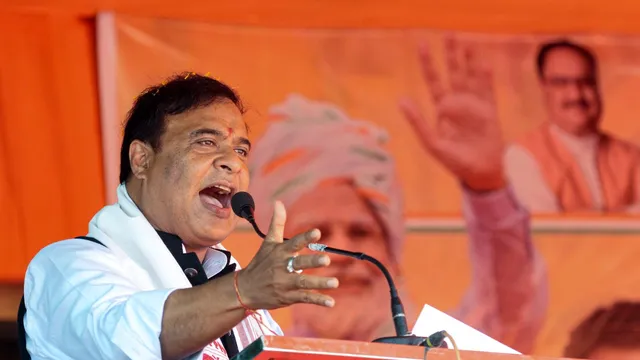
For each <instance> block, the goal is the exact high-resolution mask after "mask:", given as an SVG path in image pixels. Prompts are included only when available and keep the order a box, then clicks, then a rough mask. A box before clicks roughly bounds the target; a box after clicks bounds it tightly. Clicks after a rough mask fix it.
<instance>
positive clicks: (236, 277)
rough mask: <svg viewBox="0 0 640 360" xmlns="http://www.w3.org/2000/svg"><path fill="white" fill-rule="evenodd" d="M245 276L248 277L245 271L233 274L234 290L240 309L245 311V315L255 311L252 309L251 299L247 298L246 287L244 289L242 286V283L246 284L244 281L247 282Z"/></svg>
mask: <svg viewBox="0 0 640 360" xmlns="http://www.w3.org/2000/svg"><path fill="white" fill-rule="evenodd" d="M244 275H246V273H245V271H244V270H239V271H235V272H234V273H233V288H234V292H235V295H236V302H237V306H238V308H240V309H244V310H245V313H250V312H252V311H254V310H255V309H253V308H252V307H251V305H250V301H249V297H247V292H246V291H245V290H244V289H246V286H245V287H242V285H240V284H241V283H242V284H245V282H244V281H243V280H246V278H245V276H244Z"/></svg>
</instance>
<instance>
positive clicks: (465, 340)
mask: <svg viewBox="0 0 640 360" xmlns="http://www.w3.org/2000/svg"><path fill="white" fill-rule="evenodd" d="M442 330H445V331H446V332H448V333H449V334H450V335H451V336H452V337H453V339H454V340H455V341H456V345H458V349H460V350H469V351H484V352H494V353H503V354H518V355H520V353H519V352H517V351H515V350H513V349H512V348H510V347H508V346H506V345H504V344H502V343H500V342H498V341H496V340H494V339H492V338H490V337H489V336H487V335H485V334H483V333H481V332H480V331H478V330H476V329H474V328H472V327H471V326H469V325H467V324H465V323H463V322H461V321H458V320H456V319H455V318H453V317H451V316H449V315H447V314H445V313H443V312H442V311H440V310H438V309H436V308H434V307H431V306H429V305H425V306H424V308H423V309H422V312H421V313H420V316H419V317H418V321H417V322H416V325H415V326H414V327H413V334H414V335H417V336H424V337H426V336H429V335H431V334H433V333H435V332H438V331H442ZM450 348H451V346H450Z"/></svg>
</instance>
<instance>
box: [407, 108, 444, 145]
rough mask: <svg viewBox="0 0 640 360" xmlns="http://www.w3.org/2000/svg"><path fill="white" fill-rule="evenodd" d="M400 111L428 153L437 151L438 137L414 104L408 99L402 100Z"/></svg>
mask: <svg viewBox="0 0 640 360" xmlns="http://www.w3.org/2000/svg"><path fill="white" fill-rule="evenodd" d="M400 110H401V111H402V113H403V114H404V117H405V118H406V119H407V120H408V121H409V124H411V127H412V128H413V130H414V131H415V132H416V134H417V135H418V137H419V138H420V142H421V143H422V145H423V146H424V147H425V148H426V149H427V151H429V152H432V153H433V152H434V151H436V149H437V147H438V146H437V143H438V136H437V134H436V132H435V130H434V129H433V127H432V126H431V125H429V124H428V123H427V120H426V119H425V118H424V116H422V112H421V111H420V109H419V108H418V105H416V103H415V102H413V101H412V100H409V99H403V100H401V101H400Z"/></svg>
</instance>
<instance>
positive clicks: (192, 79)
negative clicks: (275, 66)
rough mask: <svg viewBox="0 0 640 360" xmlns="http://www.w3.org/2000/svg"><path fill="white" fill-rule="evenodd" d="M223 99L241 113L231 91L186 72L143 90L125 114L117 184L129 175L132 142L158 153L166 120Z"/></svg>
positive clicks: (226, 86)
mask: <svg viewBox="0 0 640 360" xmlns="http://www.w3.org/2000/svg"><path fill="white" fill-rule="evenodd" d="M222 99H227V100H230V101H232V102H233V103H234V104H235V105H236V106H237V107H238V109H240V111H241V112H243V113H244V107H243V105H242V102H241V101H240V97H239V96H238V94H237V93H236V92H235V91H234V90H233V89H232V88H231V87H229V86H228V85H226V84H224V83H222V82H220V81H218V80H215V79H213V78H210V77H208V76H205V75H200V74H196V73H191V72H189V73H186V72H185V73H182V74H178V75H174V76H172V77H170V78H169V79H167V80H166V81H164V82H163V83H162V84H159V85H155V86H152V87H149V88H147V89H145V90H144V91H143V92H142V93H141V94H140V95H139V96H138V97H137V98H136V100H135V102H134V103H133V107H132V108H131V110H130V111H129V113H128V114H127V120H126V124H125V127H124V136H123V139H122V148H121V149H120V183H123V182H125V181H127V179H128V178H129V176H130V175H131V164H130V162H129V147H130V146H131V143H132V142H133V141H134V140H140V141H143V142H145V143H147V144H149V145H150V146H151V147H152V148H153V149H154V150H155V151H158V150H160V148H161V146H162V144H161V143H160V138H161V137H162V134H163V133H164V131H165V129H166V125H167V124H166V117H167V116H169V115H178V114H182V113H185V112H188V111H190V110H195V109H197V108H200V107H203V106H207V105H211V104H212V103H214V102H216V101H219V100H222Z"/></svg>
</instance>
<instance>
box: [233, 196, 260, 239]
mask: <svg viewBox="0 0 640 360" xmlns="http://www.w3.org/2000/svg"><path fill="white" fill-rule="evenodd" d="M231 209H232V210H233V213H234V214H236V215H237V216H239V217H241V218H243V219H245V220H247V221H248V222H249V223H250V224H251V226H253V230H255V232H256V233H258V235H260V237H261V238H263V239H264V238H265V237H266V235H265V234H263V233H262V231H260V228H259V227H258V224H257V223H256V219H255V218H254V217H253V212H254V211H255V209H256V204H255V202H254V201H253V197H252V196H251V194H249V193H248V192H244V191H240V192H237V193H235V194H233V196H232V197H231Z"/></svg>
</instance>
